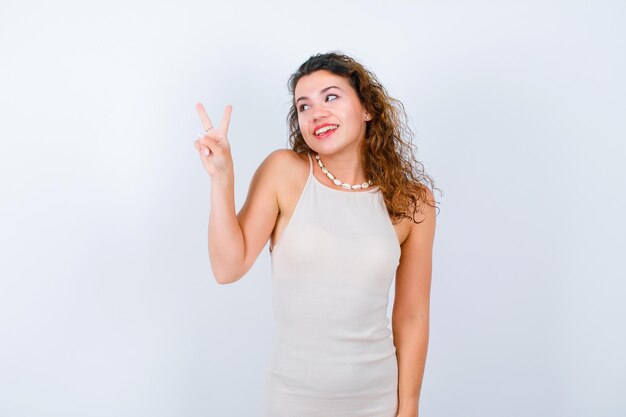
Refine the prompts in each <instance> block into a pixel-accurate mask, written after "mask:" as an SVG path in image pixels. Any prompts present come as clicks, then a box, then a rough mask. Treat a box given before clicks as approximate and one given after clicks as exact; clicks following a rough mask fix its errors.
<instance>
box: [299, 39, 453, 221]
mask: <svg viewBox="0 0 626 417" xmlns="http://www.w3.org/2000/svg"><path fill="white" fill-rule="evenodd" d="M318 70H327V71H330V72H332V73H333V74H336V75H339V76H341V77H344V78H346V79H347V80H348V81H349V82H350V85H351V86H352V88H353V89H354V90H355V92H356V94H357V95H358V97H359V100H360V101H361V104H362V105H363V107H364V108H365V110H366V111H367V112H368V113H370V114H371V115H372V119H371V120H370V121H368V122H367V127H366V133H365V141H363V143H362V147H361V159H362V161H361V162H362V163H363V166H364V169H365V174H366V175H367V176H368V177H369V178H372V180H373V182H374V183H375V184H377V185H378V187H379V189H380V191H381V192H382V194H383V197H384V200H385V204H386V206H387V211H388V212H389V215H390V216H391V218H392V219H393V220H392V222H393V224H396V223H397V222H399V221H400V220H402V218H404V217H407V218H410V219H412V220H413V221H414V222H416V223H421V222H418V221H416V220H415V219H414V215H415V213H416V212H418V211H419V212H421V211H422V210H421V208H422V205H421V204H420V201H421V202H422V203H426V204H428V205H429V206H431V207H436V203H437V201H435V200H434V197H433V198H432V199H431V198H429V194H432V193H430V191H429V190H428V188H429V186H430V188H431V189H432V190H435V189H438V188H436V187H435V184H434V181H433V179H432V178H431V177H430V176H428V175H427V174H426V173H425V172H424V166H423V164H422V163H421V162H419V161H417V160H416V159H415V157H414V156H413V152H412V148H414V145H413V144H412V137H413V132H412V131H411V129H410V128H409V126H408V123H407V121H408V118H407V115H406V113H405V111H404V105H403V104H402V103H401V102H400V101H398V100H396V99H394V98H393V97H391V96H390V95H389V94H388V93H387V91H386V89H385V88H384V87H383V86H382V84H381V83H380V82H379V81H378V79H377V78H376V76H375V75H374V74H373V73H372V72H370V71H368V70H367V69H366V68H365V67H364V66H363V65H361V64H360V63H358V62H356V61H355V60H354V59H353V58H351V57H349V56H347V55H345V54H343V53H341V52H339V51H332V52H328V53H324V54H316V55H313V56H311V57H310V58H309V59H308V60H307V61H306V62H304V63H303V64H302V65H300V67H299V68H298V70H297V71H296V72H295V73H293V74H292V75H291V76H290V77H289V80H288V89H289V93H291V95H292V102H291V103H292V104H291V109H290V110H289V113H288V115H287V125H288V129H289V146H290V147H291V149H292V150H293V151H295V152H296V153H302V152H312V150H311V148H310V147H309V146H308V145H307V144H306V142H305V140H304V138H303V136H302V132H301V131H300V125H299V123H298V111H297V107H296V103H295V97H294V94H295V88H296V85H297V83H298V80H300V78H301V77H303V76H305V75H308V74H311V73H312V72H314V71H318ZM439 191H440V193H441V190H439ZM436 208H437V209H439V208H438V207H436ZM411 211H412V214H411V216H409V215H408V213H410V212H411Z"/></svg>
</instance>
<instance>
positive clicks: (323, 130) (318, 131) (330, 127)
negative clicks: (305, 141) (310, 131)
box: [315, 125, 338, 135]
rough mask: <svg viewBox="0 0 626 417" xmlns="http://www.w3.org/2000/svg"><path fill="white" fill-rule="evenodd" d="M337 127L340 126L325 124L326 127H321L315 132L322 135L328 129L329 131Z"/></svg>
mask: <svg viewBox="0 0 626 417" xmlns="http://www.w3.org/2000/svg"><path fill="white" fill-rule="evenodd" d="M337 127H338V126H336V125H332V126H325V127H323V128H321V129H318V130H317V131H315V134H316V135H321V134H322V133H324V132H327V131H329V130H332V129H337Z"/></svg>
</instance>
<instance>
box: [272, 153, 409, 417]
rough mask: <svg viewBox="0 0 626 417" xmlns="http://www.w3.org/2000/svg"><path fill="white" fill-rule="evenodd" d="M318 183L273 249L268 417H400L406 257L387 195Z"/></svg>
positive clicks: (311, 180)
mask: <svg viewBox="0 0 626 417" xmlns="http://www.w3.org/2000/svg"><path fill="white" fill-rule="evenodd" d="M308 157H309V168H310V169H309V176H308V178H307V181H306V183H305V185H304V189H303V190H302V192H301V194H300V197H299V199H298V202H297V203H296V207H295V209H294V212H293V215H292V216H291V219H290V220H289V223H288V224H287V227H286V228H285V230H284V232H283V233H282V236H281V237H280V238H279V242H277V244H276V245H275V246H274V247H273V248H270V255H271V266H272V306H273V311H274V320H275V321H274V323H275V326H274V335H273V341H272V349H271V353H270V356H269V358H268V360H267V362H266V363H267V366H266V369H265V375H264V376H265V384H264V394H263V414H262V415H263V417H396V412H397V406H398V396H397V389H398V365H397V358H396V349H395V346H394V343H393V339H392V331H391V329H390V327H389V324H390V320H389V318H388V317H387V307H388V302H389V289H390V286H391V283H392V281H393V278H394V276H395V271H396V268H397V266H398V264H399V262H400V254H401V249H400V245H399V243H398V238H397V237H396V232H395V230H394V227H393V225H392V223H391V220H390V218H389V214H388V213H387V209H386V206H385V202H384V200H383V197H382V193H381V192H380V190H379V189H378V187H377V186H373V187H372V186H370V187H369V188H368V189H366V191H359V192H349V191H341V190H339V189H335V188H331V187H329V186H327V185H324V184H323V183H322V182H321V181H320V180H318V179H317V178H316V177H315V176H314V175H313V162H312V160H311V154H310V153H309V154H308Z"/></svg>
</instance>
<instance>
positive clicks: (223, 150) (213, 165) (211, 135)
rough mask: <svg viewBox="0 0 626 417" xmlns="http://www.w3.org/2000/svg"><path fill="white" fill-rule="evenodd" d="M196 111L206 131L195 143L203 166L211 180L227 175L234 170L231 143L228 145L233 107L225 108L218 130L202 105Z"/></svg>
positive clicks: (199, 104)
mask: <svg viewBox="0 0 626 417" xmlns="http://www.w3.org/2000/svg"><path fill="white" fill-rule="evenodd" d="M196 110H197V111H198V114H199V115H200V120H202V125H203V126H204V129H205V133H202V134H200V135H198V139H197V140H196V141H195V142H194V146H195V147H196V150H197V151H198V153H199V154H200V159H201V161H202V165H203V166H204V169H206V171H207V172H208V173H209V175H210V176H211V178H213V176H215V175H221V174H224V173H227V172H228V170H229V169H230V170H232V169H233V159H232V156H231V153H230V143H228V125H229V123H230V114H231V112H232V110H233V106H231V105H230V104H228V105H227V106H226V107H225V109H224V116H223V117H222V121H221V122H220V125H219V127H218V128H214V127H213V124H212V123H211V119H209V115H208V114H207V113H206V110H205V109H204V106H203V105H202V103H197V104H196Z"/></svg>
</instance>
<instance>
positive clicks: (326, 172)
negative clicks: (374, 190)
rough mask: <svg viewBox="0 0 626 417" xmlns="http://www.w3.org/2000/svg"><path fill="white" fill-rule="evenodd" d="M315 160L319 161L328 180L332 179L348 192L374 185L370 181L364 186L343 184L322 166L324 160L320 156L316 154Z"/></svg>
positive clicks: (363, 184)
mask: <svg viewBox="0 0 626 417" xmlns="http://www.w3.org/2000/svg"><path fill="white" fill-rule="evenodd" d="M315 159H317V164H318V165H319V166H320V168H322V172H323V173H324V174H326V176H327V177H328V178H330V179H331V180H332V181H333V183H334V184H335V185H339V186H341V187H342V188H345V189H346V190H350V189H352V190H358V189H361V188H367V187H369V186H370V185H372V180H368V181H366V182H364V183H362V184H355V185H350V184H348V183H346V182H342V181H341V180H339V179H337V178H335V176H334V175H333V174H331V173H330V172H328V168H326V167H325V166H324V164H322V160H321V159H320V156H319V154H315Z"/></svg>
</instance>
